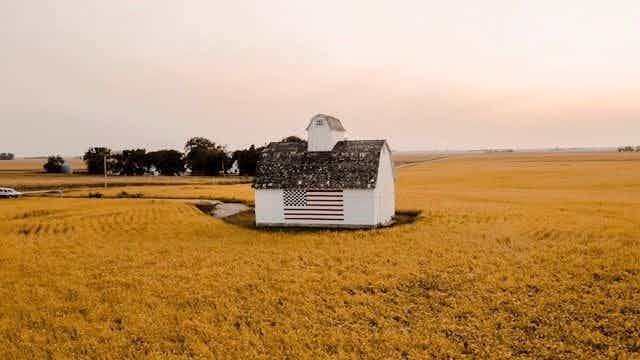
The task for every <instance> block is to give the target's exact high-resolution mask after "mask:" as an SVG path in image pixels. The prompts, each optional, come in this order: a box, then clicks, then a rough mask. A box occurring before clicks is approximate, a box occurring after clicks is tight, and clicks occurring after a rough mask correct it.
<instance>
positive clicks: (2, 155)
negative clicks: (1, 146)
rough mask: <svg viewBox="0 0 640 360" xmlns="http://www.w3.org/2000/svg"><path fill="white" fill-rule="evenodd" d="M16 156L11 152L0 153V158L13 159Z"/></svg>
mask: <svg viewBox="0 0 640 360" xmlns="http://www.w3.org/2000/svg"><path fill="white" fill-rule="evenodd" d="M15 158H16V156H15V155H13V154H12V153H0V160H13V159H15Z"/></svg>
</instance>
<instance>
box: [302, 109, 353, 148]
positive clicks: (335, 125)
mask: <svg viewBox="0 0 640 360" xmlns="http://www.w3.org/2000/svg"><path fill="white" fill-rule="evenodd" d="M345 131H346V130H345V129H344V127H343V126H342V123H341V122H340V120H338V119H336V118H334V117H332V116H329V115H324V114H318V115H316V116H314V117H312V118H311V122H309V126H307V140H308V142H309V145H308V147H307V151H331V150H333V147H334V146H335V145H336V143H337V142H338V141H342V140H344V133H345Z"/></svg>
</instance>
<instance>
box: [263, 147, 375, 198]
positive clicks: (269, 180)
mask: <svg viewBox="0 0 640 360" xmlns="http://www.w3.org/2000/svg"><path fill="white" fill-rule="evenodd" d="M383 146H386V142H385V141H384V140H360V141H346V140H345V141H340V142H338V143H337V144H336V145H335V146H334V147H333V150H332V151H321V152H320V151H318V152H315V151H314V152H309V151H307V144H305V143H293V142H286V143H285V142H274V143H271V144H269V146H267V147H266V148H265V149H264V151H263V152H262V155H261V159H260V161H259V162H258V168H257V174H256V178H255V180H254V182H253V187H254V188H256V189H373V188H375V186H376V181H377V179H378V165H379V162H380V152H381V151H382V148H383Z"/></svg>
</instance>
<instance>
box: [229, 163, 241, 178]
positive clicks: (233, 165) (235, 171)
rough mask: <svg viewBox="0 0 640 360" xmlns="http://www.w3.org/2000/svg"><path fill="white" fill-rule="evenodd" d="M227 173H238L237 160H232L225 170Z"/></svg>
mask: <svg viewBox="0 0 640 360" xmlns="http://www.w3.org/2000/svg"><path fill="white" fill-rule="evenodd" d="M227 174H228V175H240V165H239V164H238V160H236V161H234V162H233V164H232V165H231V167H230V168H229V170H227Z"/></svg>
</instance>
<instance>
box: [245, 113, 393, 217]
mask: <svg viewBox="0 0 640 360" xmlns="http://www.w3.org/2000/svg"><path fill="white" fill-rule="evenodd" d="M306 130H307V133H308V145H307V144H305V143H299V142H274V143H271V144H269V145H268V146H267V147H266V148H265V150H264V151H263V152H262V155H261V158H260V161H259V162H258V167H257V175H256V178H255V180H254V184H253V187H254V188H255V203H256V208H255V212H256V224H257V225H258V226H313V227H346V228H361V227H365V228H366V227H377V226H382V225H386V224H389V223H391V221H392V220H393V216H394V215H395V173H394V164H393V160H392V158H391V150H390V148H389V145H388V144H387V142H386V141H385V140H359V141H351V140H345V137H344V134H345V128H344V127H343V126H342V123H341V122H340V120H338V119H336V118H334V117H331V116H328V115H322V114H320V115H316V116H314V117H313V118H312V119H311V121H310V122H309V125H308V126H307V129H306Z"/></svg>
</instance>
